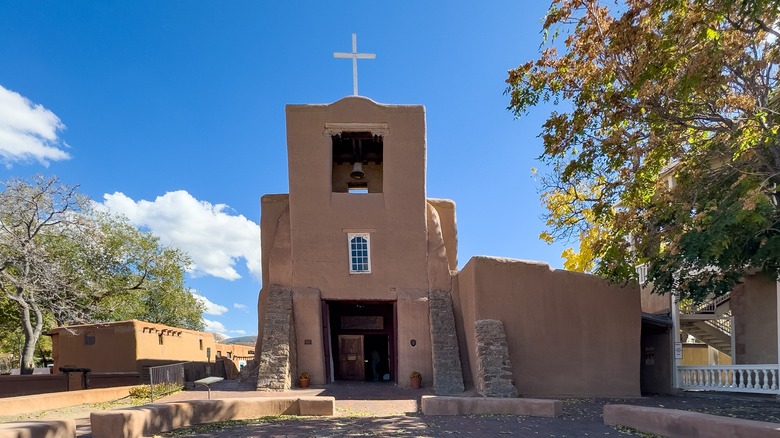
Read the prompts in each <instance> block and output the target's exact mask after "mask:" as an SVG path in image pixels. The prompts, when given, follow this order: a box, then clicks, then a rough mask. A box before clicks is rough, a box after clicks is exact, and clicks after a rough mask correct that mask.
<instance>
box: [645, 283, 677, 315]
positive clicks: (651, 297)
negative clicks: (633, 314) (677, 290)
mask: <svg viewBox="0 0 780 438" xmlns="http://www.w3.org/2000/svg"><path fill="white" fill-rule="evenodd" d="M640 290H641V300H642V311H643V312H645V313H653V314H659V313H670V312H671V311H672V307H671V303H672V295H671V294H663V295H660V294H654V293H653V285H652V284H649V285H647V286H644V287H642V286H640Z"/></svg>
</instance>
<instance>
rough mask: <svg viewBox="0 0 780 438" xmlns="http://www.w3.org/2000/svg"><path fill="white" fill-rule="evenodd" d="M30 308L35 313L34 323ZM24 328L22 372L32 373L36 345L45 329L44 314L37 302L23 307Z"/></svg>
mask: <svg viewBox="0 0 780 438" xmlns="http://www.w3.org/2000/svg"><path fill="white" fill-rule="evenodd" d="M31 307H32V309H30V308H31ZM30 310H32V312H33V313H34V314H35V324H34V325H33V321H32V315H30ZM22 328H23V329H24V345H23V346H22V358H21V361H20V362H21V363H20V364H19V367H20V368H21V370H20V374H32V373H33V370H34V369H35V346H36V345H37V344H38V338H40V337H41V332H42V331H43V314H42V313H41V310H40V309H39V308H38V305H37V304H35V303H28V304H27V305H26V306H23V307H22Z"/></svg>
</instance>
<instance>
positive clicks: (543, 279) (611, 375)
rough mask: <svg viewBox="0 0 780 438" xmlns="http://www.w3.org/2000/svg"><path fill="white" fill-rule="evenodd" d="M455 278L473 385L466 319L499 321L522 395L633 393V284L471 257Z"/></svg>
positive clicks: (636, 326)
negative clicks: (505, 337) (622, 284)
mask: <svg viewBox="0 0 780 438" xmlns="http://www.w3.org/2000/svg"><path fill="white" fill-rule="evenodd" d="M458 276H459V278H458V289H459V291H458V294H459V307H460V313H461V314H462V315H463V322H462V323H463V326H464V332H465V337H466V339H464V340H463V341H461V342H462V345H463V346H464V347H465V348H466V349H467V351H468V352H469V362H470V368H471V370H472V376H471V379H472V381H473V380H474V378H475V376H474V375H473V373H474V370H475V361H474V357H473V356H474V339H473V337H474V329H473V321H475V320H480V319H499V320H501V321H502V322H503V323H504V328H505V330H506V335H507V341H508V343H509V354H510V359H511V361H512V366H513V377H514V380H515V384H516V386H517V388H518V391H519V392H520V393H521V394H522V395H531V396H533V395H537V396H559V395H583V396H584V395H587V396H593V395H604V396H636V395H639V360H640V351H639V347H640V330H641V311H640V299H639V292H638V289H639V288H638V286H637V285H636V284H631V285H628V286H627V287H625V288H623V287H619V286H616V285H611V284H609V283H608V282H607V281H605V280H604V279H601V278H599V277H596V276H592V275H587V274H581V273H575V272H569V271H562V270H552V269H551V268H550V267H549V265H547V264H545V263H536V262H526V261H520V260H512V259H500V258H491V257H474V258H472V259H471V260H470V261H469V262H468V263H467V264H466V266H465V267H464V268H463V270H462V271H461V272H460V273H459V275H458Z"/></svg>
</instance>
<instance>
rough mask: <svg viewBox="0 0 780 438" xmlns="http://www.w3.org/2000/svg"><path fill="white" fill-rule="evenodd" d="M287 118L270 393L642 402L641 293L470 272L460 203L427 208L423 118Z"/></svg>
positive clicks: (269, 295) (266, 304)
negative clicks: (302, 381)
mask: <svg viewBox="0 0 780 438" xmlns="http://www.w3.org/2000/svg"><path fill="white" fill-rule="evenodd" d="M286 117H287V148H288V166H289V194H277V195H265V196H263V197H262V201H261V204H262V206H261V230H262V254H263V289H262V290H261V292H260V296H259V301H258V311H259V328H258V341H257V347H256V350H255V351H256V358H255V360H256V366H257V374H258V378H257V388H258V390H266V391H283V390H286V389H289V388H291V387H294V386H295V385H296V384H297V376H298V374H300V373H302V372H307V373H309V374H310V375H311V383H312V384H314V385H323V384H328V383H331V382H336V381H354V380H357V381H363V380H366V381H368V380H380V381H389V382H393V383H395V384H397V385H399V386H409V384H410V383H409V374H410V372H412V371H418V372H420V373H421V374H422V376H423V385H424V386H428V387H433V388H434V390H435V391H436V392H437V393H439V394H459V393H462V392H463V391H464V390H470V389H473V390H475V391H476V392H477V393H479V394H481V395H483V396H495V397H516V396H518V395H530V396H557V395H583V396H593V395H603V396H637V395H639V374H640V363H639V362H640V351H639V345H640V325H641V311H640V298H639V293H638V288H637V287H636V286H634V287H633V288H622V287H620V286H617V285H610V284H608V283H607V282H606V281H604V280H603V279H601V278H598V277H595V276H591V275H586V274H580V273H574V272H568V271H561V270H554V269H551V268H550V267H549V266H548V265H547V264H544V263H539V262H527V261H520V260H514V259H505V258H498V257H482V256H480V257H474V258H472V259H471V260H470V261H469V262H468V263H467V264H466V265H465V266H464V267H463V269H462V270H460V271H458V258H457V228H456V219H455V203H454V202H453V201H450V200H443V199H430V198H428V197H427V196H426V181H425V178H426V176H425V175H426V126H425V108H424V107H423V106H420V105H384V104H379V103H376V102H374V101H372V100H370V99H367V98H365V97H359V96H351V97H346V98H343V99H341V100H339V101H337V102H334V103H332V104H323V105H288V106H287V108H286ZM513 202H514V201H513ZM517 202H521V200H517ZM485 226H491V225H490V220H489V218H485ZM497 231H498V230H497Z"/></svg>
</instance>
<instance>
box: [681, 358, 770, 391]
mask: <svg viewBox="0 0 780 438" xmlns="http://www.w3.org/2000/svg"><path fill="white" fill-rule="evenodd" d="M678 369H679V372H680V387H681V388H683V389H698V390H706V391H727V392H753V393H762V394H780V388H779V387H778V376H779V375H780V373H778V366H777V365H776V364H768V365H725V366H679V367H678Z"/></svg>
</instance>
